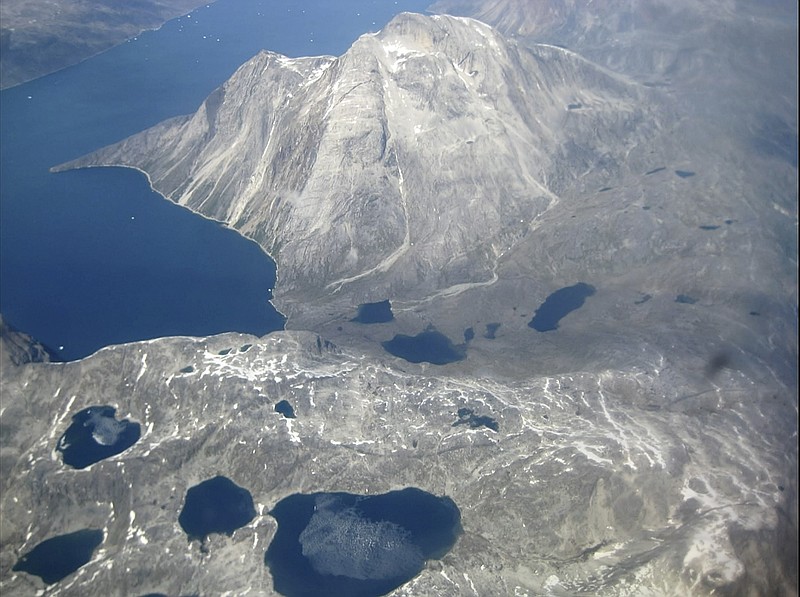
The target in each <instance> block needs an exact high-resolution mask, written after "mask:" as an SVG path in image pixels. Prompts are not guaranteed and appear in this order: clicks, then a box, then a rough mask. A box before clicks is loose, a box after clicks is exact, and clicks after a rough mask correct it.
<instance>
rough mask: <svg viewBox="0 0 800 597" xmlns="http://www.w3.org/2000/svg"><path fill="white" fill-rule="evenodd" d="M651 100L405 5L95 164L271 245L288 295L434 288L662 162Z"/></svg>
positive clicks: (472, 276)
mask: <svg viewBox="0 0 800 597" xmlns="http://www.w3.org/2000/svg"><path fill="white" fill-rule="evenodd" d="M650 102H651V99H650V98H649V97H648V93H647V90H646V89H643V88H641V87H638V86H635V85H631V84H629V83H627V82H626V81H624V80H620V79H619V78H616V77H614V76H612V75H609V74H607V73H605V72H603V71H601V70H600V69H597V68H596V67H594V66H592V65H590V64H588V63H587V62H586V61H585V60H583V59H581V58H580V57H579V56H576V55H575V54H572V53H570V52H565V51H563V50H561V49H559V48H554V47H544V46H541V47H537V48H536V49H534V50H527V49H525V48H521V47H519V46H517V45H515V44H508V43H507V42H506V41H505V40H504V39H503V38H502V37H500V36H499V35H498V34H497V33H496V32H495V31H492V30H491V29H489V28H488V27H486V26H485V25H483V24H481V23H479V22H477V21H466V20H459V19H454V18H450V17H434V18H425V17H422V16H416V15H410V14H407V15H404V16H402V17H401V18H398V19H395V20H394V21H393V22H392V23H391V24H390V25H389V26H388V27H386V28H385V29H384V30H383V31H382V32H381V33H380V34H378V35H377V36H364V37H362V38H361V39H359V40H358V41H357V42H356V43H355V44H354V46H353V47H352V48H351V49H350V50H349V51H348V52H347V53H346V54H345V55H344V56H342V57H340V58H328V57H322V58H309V59H299V60H290V59H287V58H284V57H281V56H278V55H275V54H271V53H268V52H263V53H262V54H260V55H259V56H257V57H255V58H254V59H253V60H251V61H250V62H248V63H247V64H246V65H244V66H243V67H242V68H241V69H239V71H238V72H237V73H236V74H235V75H234V76H233V77H232V78H231V79H230V80H229V81H228V82H227V83H226V84H225V85H224V86H223V87H221V88H220V89H218V90H217V91H216V92H215V93H214V94H213V95H212V96H211V97H209V98H208V100H207V101H206V102H205V103H204V105H203V107H202V108H201V109H200V111H198V112H197V113H196V114H195V115H193V116H191V117H186V118H178V119H175V120H172V121H169V122H167V123H164V124H162V125H160V126H158V127H156V128H155V129H152V130H150V131H147V132H145V133H142V134H141V135H138V136H135V137H133V138H131V139H129V140H127V141H125V142H123V143H121V144H120V145H118V146H115V147H112V148H110V149H108V150H105V151H101V152H100V153H98V154H96V155H94V156H92V157H91V158H89V161H88V162H82V163H117V164H126V165H133V166H136V167H138V168H140V169H142V170H144V171H145V172H147V173H148V175H149V177H150V179H151V182H152V184H153V186H154V187H155V188H156V189H158V190H160V191H161V192H162V193H164V194H165V195H167V196H168V197H170V198H171V199H172V200H174V201H176V202H177V203H179V204H181V205H185V206H187V207H189V208H190V209H193V210H195V211H198V212H201V213H203V214H205V215H207V216H210V217H212V218H215V219H218V220H221V221H224V222H226V223H229V224H230V225H231V226H233V227H234V228H236V229H238V230H240V231H241V232H242V233H243V234H245V235H247V236H250V237H252V238H253V239H255V240H256V241H257V242H259V243H260V244H261V245H262V246H263V247H265V249H266V250H267V251H268V252H269V253H270V254H271V255H273V256H274V257H275V258H276V259H277V260H278V262H279V263H280V264H281V270H282V272H281V283H280V285H279V287H278V288H277V293H278V295H282V296H287V295H294V296H302V297H303V300H304V301H308V300H309V297H313V296H315V295H318V294H319V293H320V291H323V292H325V293H329V292H331V291H333V292H336V291H338V290H339V289H342V288H344V287H348V289H349V288H350V287H356V288H358V287H359V286H361V288H362V289H361V290H360V291H358V290H355V291H353V292H355V293H358V292H360V293H361V294H362V295H364V296H366V293H367V292H371V293H377V294H383V295H391V296H393V297H398V298H399V297H406V296H420V294H421V293H425V292H428V293H431V292H434V291H438V290H441V289H444V288H448V287H452V286H454V285H456V284H460V283H465V282H473V281H476V280H489V279H491V278H492V276H493V272H494V270H495V269H496V267H497V261H498V258H499V256H500V254H501V253H504V252H506V251H507V250H508V248H509V246H511V245H514V244H516V243H517V242H518V240H519V239H520V238H522V237H524V236H525V235H527V234H528V233H529V232H530V229H531V227H532V225H533V224H532V223H533V222H534V221H535V219H536V218H537V217H538V216H540V215H541V214H542V213H544V212H545V211H546V210H548V209H551V208H552V207H554V206H555V204H556V203H557V202H558V201H559V196H558V193H559V192H561V191H562V190H563V189H565V188H569V187H571V186H573V185H574V184H575V182H576V180H577V179H578V177H579V176H583V177H588V178H589V179H591V180H593V181H595V182H594V184H595V185H596V186H597V188H599V187H600V186H601V184H602V182H601V181H604V180H606V179H607V178H609V177H623V176H625V175H626V174H628V173H630V172H631V171H634V172H637V173H638V172H639V171H640V170H642V169H644V168H646V167H647V166H646V165H645V163H644V162H643V161H642V160H641V158H639V157H636V154H637V153H638V152H637V151H636V148H637V147H641V146H642V145H643V144H645V143H647V142H648V141H650V140H651V138H652V137H653V133H654V131H655V130H657V128H658V127H659V124H660V122H659V119H660V118H662V116H661V115H656V114H654V113H653V112H652V111H651V110H650V109H649V103H650ZM571 105H573V106H580V107H579V108H574V109H570V107H569V106H571ZM642 153H643V152H642ZM630 154H634V158H633V159H629V155H630ZM582 184H584V185H585V184H588V181H584V182H583V183H582ZM321 247H324V248H325V249H324V251H320V248H321ZM359 283H361V284H359ZM367 289H369V290H367ZM279 300H280V299H279Z"/></svg>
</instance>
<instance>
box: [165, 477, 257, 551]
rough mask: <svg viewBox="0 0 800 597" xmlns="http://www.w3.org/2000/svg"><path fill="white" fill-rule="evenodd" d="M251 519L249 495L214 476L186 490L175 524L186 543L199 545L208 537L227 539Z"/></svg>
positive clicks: (252, 514)
mask: <svg viewBox="0 0 800 597" xmlns="http://www.w3.org/2000/svg"><path fill="white" fill-rule="evenodd" d="M255 517H256V508H255V506H254V505H253V496H252V495H250V492H249V491H247V490H246V489H245V488H244V487H239V486H238V485H236V483H234V482H233V481H231V480H230V479H228V478H227V477H222V476H219V475H218V476H216V477H213V478H211V479H208V480H206V481H203V482H202V483H199V484H197V485H195V486H194V487H190V488H189V490H188V491H187V492H186V500H185V502H184V504H183V509H182V510H181V513H180V515H179V516H178V523H179V524H180V525H181V528H182V529H183V530H184V532H185V533H186V535H187V536H188V537H189V540H190V541H191V540H192V539H198V540H200V541H201V542H202V541H205V539H206V537H207V536H208V535H211V534H212V533H219V534H226V535H230V534H231V533H233V532H234V531H235V530H236V529H239V528H241V527H243V526H244V525H246V524H247V523H249V522H250V521H251V520H253V519H254V518H255Z"/></svg>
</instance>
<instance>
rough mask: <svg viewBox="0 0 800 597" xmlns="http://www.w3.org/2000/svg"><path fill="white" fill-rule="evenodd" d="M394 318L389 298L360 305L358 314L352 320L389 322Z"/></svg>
mask: <svg viewBox="0 0 800 597" xmlns="http://www.w3.org/2000/svg"><path fill="white" fill-rule="evenodd" d="M393 319H394V313H392V305H391V303H390V302H389V301H388V300H385V301H380V302H377V303H363V304H361V305H359V306H358V314H357V315H356V316H355V317H354V318H353V319H351V320H350V321H354V322H356V323H387V322H389V321H392V320H393Z"/></svg>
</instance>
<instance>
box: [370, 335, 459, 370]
mask: <svg viewBox="0 0 800 597" xmlns="http://www.w3.org/2000/svg"><path fill="white" fill-rule="evenodd" d="M381 346H383V348H384V350H386V351H387V352H389V353H391V354H393V355H394V356H396V357H400V358H401V359H405V360H406V361H409V362H411V363H422V362H426V363H431V364H433V365H446V364H447V363H454V362H456V361H460V360H462V359H464V358H465V357H466V356H467V349H466V345H464V344H462V345H461V346H456V345H455V344H453V342H452V341H451V340H450V338H448V337H447V336H445V335H444V334H442V333H441V332H437V331H436V330H425V331H424V332H420V333H419V334H417V335H416V336H408V335H406V334H396V335H395V336H394V337H393V338H392V339H391V340H387V341H386V342H381Z"/></svg>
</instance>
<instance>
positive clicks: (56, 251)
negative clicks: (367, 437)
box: [0, 0, 427, 360]
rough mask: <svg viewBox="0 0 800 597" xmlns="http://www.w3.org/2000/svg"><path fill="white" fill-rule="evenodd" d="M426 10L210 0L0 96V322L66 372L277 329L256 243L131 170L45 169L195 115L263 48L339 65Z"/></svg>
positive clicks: (411, 0) (372, 3)
mask: <svg viewBox="0 0 800 597" xmlns="http://www.w3.org/2000/svg"><path fill="white" fill-rule="evenodd" d="M426 5H427V0H426V1H424V2H423V1H419V0H402V1H398V2H396V3H391V2H383V1H379V0H343V1H340V2H335V3H332V2H328V1H327V0H307V1H305V2H301V1H291V2H289V1H287V0H281V1H277V0H273V1H270V0H219V1H218V2H215V3H214V4H211V5H210V6H208V7H205V8H201V9H199V10H197V11H195V12H194V13H193V14H192V15H191V17H183V18H181V19H176V20H174V21H171V22H170V23H167V24H166V25H165V26H164V27H162V28H161V29H160V30H159V31H152V32H146V33H143V34H142V35H140V36H139V37H138V38H137V39H136V40H135V41H130V42H128V43H125V44H122V45H121V46H119V47H117V48H114V49H112V50H109V51H108V52H105V53H103V54H101V55H99V56H96V57H94V58H91V59H89V60H87V61H85V62H83V63H81V64H79V65H76V66H74V67H70V68H68V69H65V70H63V71H60V72H58V73H54V74H52V75H49V76H47V77H43V78H41V79H37V80H35V81H32V82H30V83H26V84H24V85H20V86H18V87H14V88H12V89H8V90H5V91H3V92H2V93H0V130H1V131H2V135H0V312H2V313H3V315H4V317H5V318H6V320H7V321H8V322H9V323H10V324H12V325H13V326H15V327H16V328H18V329H21V330H23V331H25V332H27V333H29V334H31V335H33V336H34V337H35V338H37V339H38V340H39V341H41V342H42V343H44V344H45V345H47V346H48V347H50V348H51V349H52V350H53V351H54V352H55V355H56V356H57V357H58V358H60V359H63V360H71V359H76V358H80V357H83V356H86V355H88V354H90V353H92V352H94V351H95V350H97V349H98V348H100V347H102V346H106V345H108V344H113V343H118V342H124V341H132V340H140V339H146V338H152V337H159V336H165V335H174V334H187V335H207V334H212V333H216V332H220V331H242V332H249V333H255V334H263V333H266V332H267V331H270V330H275V329H279V328H281V327H282V325H283V318H282V317H281V316H280V315H279V314H278V313H276V312H275V310H274V309H273V308H272V307H271V306H270V305H269V303H268V300H269V298H270V296H271V294H270V291H271V289H272V287H273V285H274V284H275V272H274V264H273V263H272V262H271V260H269V259H268V258H267V257H266V256H265V255H263V254H262V253H261V252H260V250H259V249H258V248H257V247H256V246H255V245H253V243H250V242H248V241H246V240H244V239H242V238H240V237H238V236H237V235H235V234H232V233H228V232H227V231H225V230H222V229H220V226H219V225H217V224H214V223H212V222H207V221H205V220H202V218H199V217H198V216H195V215H193V214H191V213H189V212H188V211H186V210H183V209H179V208H175V207H174V206H171V205H169V204H167V202H166V201H164V200H162V199H160V198H158V197H157V196H155V195H153V194H152V193H151V192H150V191H149V189H148V187H147V184H146V182H145V180H144V178H143V177H142V176H141V175H139V174H137V173H135V172H130V171H128V172H126V171H123V170H121V169H114V170H84V171H78V172H69V173H62V174H50V173H49V172H48V169H49V168H50V167H51V166H54V165H57V164H59V163H62V162H64V161H67V160H69V159H73V158H76V157H78V156H80V155H82V154H85V153H88V152H90V151H92V150H95V149H97V148H99V147H102V146H104V145H107V144H109V143H112V142H115V141H118V140H120V139H122V138H124V137H126V136H128V135H131V134H133V133H136V132H138V131H140V130H142V129H144V128H146V127H148V126H152V125H153V124H156V123H157V122H159V121H161V120H163V119H165V118H167V117H170V116H174V115H177V114H185V113H189V112H192V111H194V110H196V109H197V107H198V106H199V105H200V103H201V102H202V100H203V99H204V97H205V96H206V95H208V94H209V93H210V92H211V91H212V90H213V89H214V88H215V87H217V86H218V85H220V84H221V83H222V82H224V81H225V80H226V79H227V78H228V77H229V76H230V75H231V74H232V73H233V71H234V70H235V69H236V68H237V67H238V66H239V65H240V64H242V63H243V62H244V61H246V60H247V59H249V58H250V57H252V56H253V55H254V54H256V53H257V52H258V51H259V50H261V49H263V48H266V49H270V50H274V51H278V52H281V53H284V54H287V55H290V56H299V55H311V54H340V53H342V52H344V50H346V49H347V47H348V46H349V45H350V44H351V43H352V41H353V40H354V39H355V38H356V37H357V36H358V35H360V34H361V33H364V32H367V31H370V30H377V29H379V28H380V27H382V26H383V25H384V24H385V23H386V22H387V21H388V20H389V19H390V18H391V16H393V15H394V14H395V13H396V12H398V11H400V10H416V11H421V10H424V8H425V6H426ZM131 218H133V219H131ZM125 297H130V298H128V299H126V298H125Z"/></svg>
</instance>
